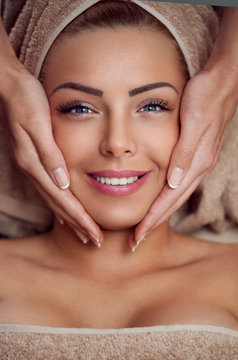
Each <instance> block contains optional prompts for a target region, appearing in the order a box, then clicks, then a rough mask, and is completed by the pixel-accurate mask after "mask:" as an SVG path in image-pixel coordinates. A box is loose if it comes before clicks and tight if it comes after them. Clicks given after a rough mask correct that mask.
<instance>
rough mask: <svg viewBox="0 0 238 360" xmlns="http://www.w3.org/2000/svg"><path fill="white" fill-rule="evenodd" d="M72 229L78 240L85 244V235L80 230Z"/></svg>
mask: <svg viewBox="0 0 238 360" xmlns="http://www.w3.org/2000/svg"><path fill="white" fill-rule="evenodd" d="M74 231H75V233H76V234H77V236H78V237H79V238H80V240H82V242H83V243H84V244H87V242H88V241H87V239H86V237H85V236H84V235H83V234H82V233H81V232H79V231H78V230H74Z"/></svg>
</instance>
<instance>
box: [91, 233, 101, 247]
mask: <svg viewBox="0 0 238 360" xmlns="http://www.w3.org/2000/svg"><path fill="white" fill-rule="evenodd" d="M89 235H90V237H92V238H93V240H94V241H96V243H97V244H96V245H97V246H98V247H101V244H100V240H99V238H98V237H97V235H94V234H93V233H89Z"/></svg>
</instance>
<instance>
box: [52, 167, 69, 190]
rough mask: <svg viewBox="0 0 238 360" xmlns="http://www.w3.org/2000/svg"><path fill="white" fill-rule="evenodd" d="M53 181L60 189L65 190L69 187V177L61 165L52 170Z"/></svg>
mask: <svg viewBox="0 0 238 360" xmlns="http://www.w3.org/2000/svg"><path fill="white" fill-rule="evenodd" d="M53 174H54V178H55V181H56V183H57V185H58V186H59V187H60V188H61V189H62V190H65V189H67V188H68V187H69V179H68V176H67V174H66V172H65V171H64V169H63V168H62V167H60V168H58V169H56V170H54V172H53Z"/></svg>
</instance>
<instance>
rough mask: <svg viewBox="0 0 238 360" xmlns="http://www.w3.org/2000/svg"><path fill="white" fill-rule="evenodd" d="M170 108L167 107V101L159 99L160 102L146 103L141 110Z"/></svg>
mask: <svg viewBox="0 0 238 360" xmlns="http://www.w3.org/2000/svg"><path fill="white" fill-rule="evenodd" d="M165 110H169V109H168V108H167V102H165V101H159V102H150V103H148V104H146V105H144V106H143V107H142V108H141V109H140V111H142V112H143V111H165Z"/></svg>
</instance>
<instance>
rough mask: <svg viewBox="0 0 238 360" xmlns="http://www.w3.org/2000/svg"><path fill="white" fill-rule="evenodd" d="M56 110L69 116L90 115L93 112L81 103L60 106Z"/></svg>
mask: <svg viewBox="0 0 238 360" xmlns="http://www.w3.org/2000/svg"><path fill="white" fill-rule="evenodd" d="M56 110H58V111H60V112H61V113H68V114H89V113H92V112H93V110H91V109H90V108H89V107H88V106H86V105H82V104H79V103H69V104H66V105H59V106H58V107H57V108H56Z"/></svg>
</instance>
